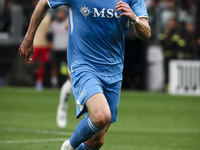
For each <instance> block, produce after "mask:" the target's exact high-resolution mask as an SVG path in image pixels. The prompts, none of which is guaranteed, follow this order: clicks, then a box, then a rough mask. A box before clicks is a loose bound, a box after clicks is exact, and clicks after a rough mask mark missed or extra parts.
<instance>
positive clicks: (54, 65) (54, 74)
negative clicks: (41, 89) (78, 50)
mask: <svg viewBox="0 0 200 150" xmlns="http://www.w3.org/2000/svg"><path fill="white" fill-rule="evenodd" d="M58 64H59V61H58V52H57V51H55V50H52V51H51V85H52V87H53V88H57V87H58V68H59V66H58Z"/></svg>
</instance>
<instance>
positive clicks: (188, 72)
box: [0, 0, 200, 94]
mask: <svg viewBox="0 0 200 150" xmlns="http://www.w3.org/2000/svg"><path fill="white" fill-rule="evenodd" d="M37 2H38V0H29V1H27V0H0V86H30V87H36V89H39V90H41V89H42V88H43V87H45V88H46V87H48V88H57V87H60V86H61V85H62V84H63V83H64V82H65V80H66V75H67V69H66V61H59V62H57V63H59V64H55V62H56V61H54V60H53V58H52V52H53V50H55V49H56V48H55V44H54V40H53V39H54V37H55V36H56V35H55V34H56V33H53V32H54V31H53V29H52V28H53V27H54V25H53V24H55V23H54V22H56V21H58V22H59V20H60V19H61V22H62V20H63V19H64V20H65V19H66V17H67V9H65V8H59V9H62V12H64V13H65V14H64V15H63V16H62V14H60V15H61V16H59V14H58V10H52V9H50V10H49V12H48V17H45V18H46V22H45V23H44V25H43V28H44V29H45V30H46V32H44V30H43V29H41V30H42V31H43V32H44V33H41V34H43V35H39V37H41V36H43V39H42V40H41V39H38V41H40V42H37V41H36V42H35V47H36V48H38V47H41V45H42V47H46V48H47V49H48V50H47V52H46V53H45V57H48V58H46V59H45V60H40V59H39V58H37V59H35V60H34V61H33V62H32V63H25V62H24V61H22V60H21V59H20V58H19V56H18V54H17V53H18V48H19V46H20V44H21V42H22V40H23V37H24V35H25V33H26V30H27V28H28V25H29V21H30V18H31V15H32V12H33V10H34V8H35V6H36V4H37ZM145 2H146V6H147V9H148V13H149V23H150V26H151V30H152V37H151V39H150V40H149V41H148V42H143V41H141V40H139V39H138V38H137V37H136V36H135V34H134V31H133V29H132V28H129V30H128V33H127V35H126V41H125V62H124V63H125V66H124V72H123V78H124V79H123V85H122V88H123V89H135V90H145V91H155V92H168V91H170V90H172V89H173V91H172V93H173V92H177V93H179V92H182V93H185V92H187V91H190V93H191V92H192V93H197V94H200V65H199V62H198V60H200V28H199V25H200V18H199V15H200V9H199V6H200V1H199V0H145ZM59 17H61V18H59ZM55 32H56V31H55ZM41 41H42V42H41ZM60 49H61V48H60ZM171 60H173V62H171ZM171 63H172V64H171ZM170 64H171V65H170ZM55 65H56V67H55ZM170 66H172V67H170ZM55 70H57V71H55ZM170 72H171V73H170ZM170 75H171V77H170ZM172 80H173V81H172ZM170 82H171V83H170ZM38 83H40V84H39V85H38ZM171 86H172V87H171ZM41 87H42V88H41ZM192 93H191V94H192Z"/></svg>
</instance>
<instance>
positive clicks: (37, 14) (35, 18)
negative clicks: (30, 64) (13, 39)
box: [19, 0, 49, 61]
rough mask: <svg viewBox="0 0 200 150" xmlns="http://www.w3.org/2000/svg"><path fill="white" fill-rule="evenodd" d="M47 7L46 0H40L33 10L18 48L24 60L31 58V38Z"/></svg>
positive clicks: (32, 51)
mask: <svg viewBox="0 0 200 150" xmlns="http://www.w3.org/2000/svg"><path fill="white" fill-rule="evenodd" d="M48 8H49V5H48V2H47V0H40V1H39V2H38V4H37V6H36V8H35V10H34V12H33V15H32V17H31V21H30V24H29V28H28V30H27V33H26V35H25V37H24V41H23V42H22V44H21V46H20V48H19V54H20V56H21V57H22V59H24V60H25V61H28V60H31V59H32V55H33V53H34V50H33V40H34V36H35V33H36V30H37V28H38V26H39V24H40V22H41V21H42V19H43V18H44V16H45V14H46V12H47V10H48Z"/></svg>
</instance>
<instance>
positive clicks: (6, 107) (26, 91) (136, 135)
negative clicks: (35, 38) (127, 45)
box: [0, 87, 200, 150]
mask: <svg viewBox="0 0 200 150" xmlns="http://www.w3.org/2000/svg"><path fill="white" fill-rule="evenodd" d="M58 98H59V90H51V89H45V90H43V91H41V92H38V91H35V90H34V89H31V88H17V87H16V88H8V87H7V88H5V87H2V88H0V150H11V149H13V150H44V149H45V150H59V149H60V146H61V144H62V142H63V141H64V139H67V138H69V137H70V136H71V134H72V132H73V130H74V129H75V127H76V125H77V123H78V121H79V120H77V119H76V118H75V103H74V98H73V97H71V99H70V101H69V111H68V126H67V128H66V129H59V128H58V127H57V125H56V122H55V118H56V110H57V105H58ZM102 150H200V97H195V96H193V97H191V96H190V97H189V96H188V97H187V96H170V95H168V94H156V93H147V92H136V91H122V93H121V101H120V107H119V113H118V121H117V123H114V124H112V126H111V127H110V129H109V131H108V133H107V134H106V137H105V144H104V146H103V147H102Z"/></svg>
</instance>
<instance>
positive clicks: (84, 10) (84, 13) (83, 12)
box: [80, 5, 92, 18]
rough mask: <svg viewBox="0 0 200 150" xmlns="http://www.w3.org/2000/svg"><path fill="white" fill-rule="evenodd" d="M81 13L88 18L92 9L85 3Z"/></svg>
mask: <svg viewBox="0 0 200 150" xmlns="http://www.w3.org/2000/svg"><path fill="white" fill-rule="evenodd" d="M80 12H81V14H82V15H83V16H84V17H85V18H86V17H87V16H89V15H90V14H91V13H92V12H91V11H90V9H89V8H88V7H86V6H85V5H84V7H82V8H81V9H80Z"/></svg>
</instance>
